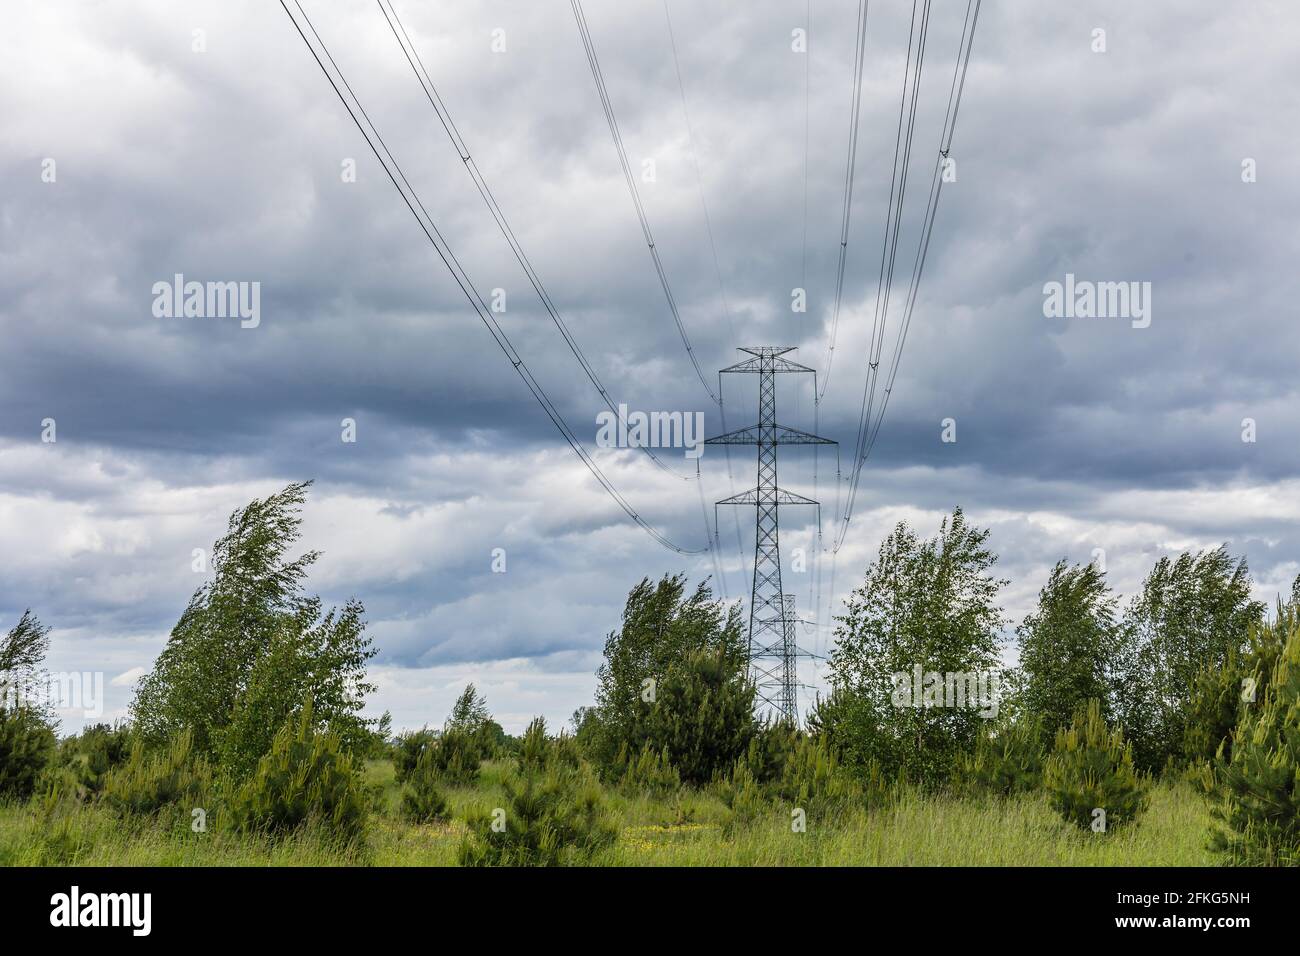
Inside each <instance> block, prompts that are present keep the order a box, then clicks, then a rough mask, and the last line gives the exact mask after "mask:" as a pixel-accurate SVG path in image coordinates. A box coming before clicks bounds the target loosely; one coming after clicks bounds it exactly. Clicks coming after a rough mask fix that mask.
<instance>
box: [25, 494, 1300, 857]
mask: <svg viewBox="0 0 1300 956" xmlns="http://www.w3.org/2000/svg"><path fill="white" fill-rule="evenodd" d="M308 488H309V483H299V484H293V485H290V486H288V487H287V488H285V489H284V490H282V491H281V492H279V493H277V494H275V495H271V496H269V497H267V498H265V499H259V500H255V501H253V502H251V503H250V504H249V505H247V506H245V507H244V508H241V509H238V510H237V511H236V512H235V513H234V514H233V515H232V516H231V518H230V521H229V524H228V526H227V529H226V532H225V534H224V535H222V536H221V537H220V538H219V539H218V541H217V542H216V543H215V545H214V547H213V551H212V557H213V561H212V566H213V574H212V578H211V580H210V581H208V582H207V583H205V584H204V585H202V586H201V587H200V588H198V589H197V590H196V591H195V592H194V594H193V595H192V596H191V598H190V600H189V602H188V604H187V605H186V607H185V609H184V610H183V612H182V613H181V616H180V619H179V620H178V622H177V624H176V625H175V627H174V628H173V629H172V632H171V634H170V637H169V639H168V642H167V644H166V646H165V647H164V649H163V651H162V653H161V654H160V655H159V657H158V659H157V660H156V661H155V664H154V666H153V668H152V670H151V671H150V672H149V673H148V674H147V675H146V676H145V677H144V678H143V679H142V680H141V681H140V682H139V685H138V687H137V689H136V693H135V697H134V699H133V701H132V704H131V707H130V718H129V720H128V721H127V722H125V723H124V724H122V725H119V726H116V727H109V726H98V727H92V728H89V729H87V730H86V731H84V732H83V733H81V734H79V735H75V736H73V737H71V738H66V739H64V740H63V741H62V742H60V741H58V740H57V739H56V734H55V721H54V719H53V714H52V713H51V712H49V711H48V710H42V709H41V708H39V707H36V706H32V705H30V704H26V703H22V702H15V701H12V700H9V699H8V698H5V699H3V700H0V798H9V799H27V798H30V797H33V796H37V797H39V798H41V799H43V800H45V801H46V802H47V804H50V805H53V804H54V803H57V802H59V801H69V802H73V803H76V802H82V803H84V802H97V803H104V804H106V805H108V806H109V807H111V808H113V809H114V811H115V812H119V813H121V814H123V815H124V816H125V817H127V818H130V819H138V818H149V819H154V820H162V821H164V824H165V825H175V826H178V827H192V826H195V825H197V821H198V817H197V816H195V814H196V813H197V812H198V811H200V810H201V811H202V815H203V817H204V819H205V820H206V818H207V817H208V816H209V815H211V816H212V817H214V825H219V826H222V827H229V828H231V829H233V830H236V831H239V832H248V833H255V834H260V835H264V836H274V835H275V834H285V833H292V832H295V831H297V830H298V829H300V828H301V827H304V826H324V827H326V828H327V829H329V830H330V831H331V832H335V833H337V834H338V835H339V837H340V839H343V840H345V841H352V842H356V841H362V842H364V838H365V837H364V835H365V832H366V827H367V820H368V818H369V817H370V816H371V815H372V814H373V813H374V812H375V811H376V806H377V804H376V796H375V793H374V792H373V787H371V786H370V785H369V784H367V783H366V781H365V779H364V778H365V767H366V764H367V762H370V763H373V762H375V761H380V762H381V763H382V762H391V764H392V767H393V773H394V775H395V777H396V781H397V783H398V785H399V786H400V787H401V793H402V797H401V802H400V807H399V811H400V813H401V814H402V816H404V817H405V818H406V819H407V820H408V821H410V822H412V823H416V824H429V823H436V822H438V821H444V820H446V819H448V818H449V817H450V816H451V814H452V813H453V812H454V811H453V809H452V808H451V804H452V802H453V801H449V799H448V794H449V793H455V792H457V788H472V787H474V786H476V785H477V783H478V780H479V775H480V772H481V769H482V768H483V767H484V766H486V765H487V764H488V762H496V763H497V764H500V765H502V766H504V767H505V768H506V769H505V770H504V771H503V773H504V776H503V777H502V781H501V782H502V785H503V787H504V790H505V796H506V798H507V799H506V803H507V806H505V807H496V808H484V807H477V808H475V809H473V810H472V811H471V812H468V813H467V814H466V816H465V823H466V826H467V828H468V829H467V834H466V837H465V841H464V844H463V846H462V848H461V859H462V862H465V863H479V864H482V863H536V862H580V861H582V860H584V859H589V858H590V855H591V854H592V853H595V852H598V851H599V850H600V848H601V847H604V846H608V845H609V843H610V842H611V841H612V840H613V839H614V830H613V827H612V824H611V823H610V818H609V814H608V812H607V807H606V806H605V803H604V800H605V796H604V795H607V794H608V793H609V792H611V789H613V790H619V791H622V792H625V793H633V794H642V795H648V796H652V797H668V796H671V795H672V794H673V793H678V792H680V791H681V790H682V789H683V788H696V789H709V790H711V791H712V792H715V793H717V794H718V795H719V796H720V797H721V798H722V800H723V801H724V802H725V803H726V805H727V807H728V808H729V809H730V811H731V813H732V819H733V821H734V824H733V825H735V826H744V825H747V823H748V822H750V821H753V820H755V819H768V818H770V816H771V814H773V813H775V812H778V810H779V809H780V808H785V809H784V810H780V812H784V813H792V814H794V815H795V816H796V817H797V818H798V817H799V815H800V814H802V815H804V817H803V818H800V819H804V818H809V819H811V820H813V821H814V822H815V823H816V822H824V821H826V820H830V819H833V817H834V814H835V813H836V812H838V810H840V809H842V808H844V807H846V806H851V805H852V806H865V807H877V806H878V807H886V806H888V804H889V802H890V800H891V794H894V793H896V792H898V791H899V789H900V788H905V787H909V788H917V789H921V790H925V791H951V792H953V793H956V794H962V795H974V794H978V795H981V796H989V795H991V796H993V797H997V796H1003V795H1007V794H1010V793H1016V792H1022V791H1043V792H1044V793H1045V794H1047V795H1048V797H1049V798H1050V799H1051V801H1052V803H1053V805H1054V806H1056V807H1057V809H1058V810H1059V811H1060V812H1061V813H1062V815H1063V816H1064V817H1065V818H1066V819H1069V820H1071V821H1072V822H1074V823H1077V824H1078V825H1079V826H1080V827H1081V828H1084V829H1093V830H1094V831H1098V832H1104V831H1105V830H1106V829H1108V828H1110V827H1113V826H1117V825H1121V824H1124V823H1127V822H1129V821H1131V820H1133V819H1136V818H1137V817H1138V816H1139V815H1140V814H1141V812H1142V809H1143V807H1144V806H1145V800H1146V796H1145V794H1146V790H1147V788H1148V787H1149V783H1150V780H1151V779H1152V778H1154V777H1155V776H1157V775H1167V776H1170V775H1172V776H1175V777H1177V778H1179V779H1184V778H1185V779H1187V780H1190V781H1192V782H1193V783H1194V784H1195V785H1196V786H1198V787H1199V788H1200V789H1201V790H1202V791H1203V792H1204V793H1205V794H1206V795H1207V796H1208V797H1209V798H1210V799H1211V800H1213V801H1214V803H1215V806H1216V808H1217V812H1218V813H1219V815H1220V819H1221V821H1222V823H1223V828H1222V830H1221V831H1220V832H1219V834H1218V836H1217V837H1216V839H1217V840H1218V841H1219V845H1220V846H1221V847H1222V848H1223V849H1225V850H1226V851H1227V852H1230V853H1232V854H1233V858H1234V859H1236V860H1247V861H1251V860H1263V861H1266V862H1288V861H1290V862H1294V861H1296V859H1297V853H1300V812H1297V811H1300V794H1298V793H1297V786H1296V779H1297V778H1296V775H1295V772H1294V771H1295V769H1296V768H1297V767H1300V752H1297V750H1298V748H1300V729H1298V728H1300V627H1297V619H1296V608H1297V606H1300V582H1298V584H1297V587H1296V589H1295V592H1294V593H1293V594H1292V595H1289V596H1288V597H1287V599H1286V600H1279V602H1278V606H1277V608H1276V611H1275V613H1272V614H1269V613H1266V612H1267V609H1266V607H1265V606H1264V605H1263V604H1262V603H1261V602H1259V601H1256V600H1253V599H1252V598H1251V590H1252V586H1251V580H1250V575H1249V570H1248V568H1247V564H1246V561H1245V559H1244V558H1236V557H1233V556H1232V555H1231V554H1230V553H1229V552H1228V550H1227V548H1226V547H1219V548H1215V549H1211V550H1207V551H1203V552H1199V553H1190V552H1189V553H1186V554H1182V555H1180V556H1178V557H1176V558H1161V559H1160V560H1159V561H1158V562H1157V563H1156V564H1155V566H1154V568H1153V569H1152V570H1151V572H1150V573H1149V574H1148V575H1147V577H1146V579H1145V580H1144V582H1143V584H1142V587H1141V589H1140V591H1139V592H1138V593H1137V594H1136V595H1134V596H1132V597H1131V598H1130V599H1129V600H1128V601H1127V603H1124V604H1121V600H1120V597H1119V596H1118V595H1116V594H1115V593H1114V592H1113V591H1112V589H1111V588H1110V586H1109V584H1108V582H1107V580H1106V575H1105V572H1104V571H1103V570H1102V569H1101V568H1099V567H1098V566H1097V565H1096V564H1093V563H1081V564H1070V563H1068V562H1067V561H1064V560H1062V561H1060V562H1058V563H1057V564H1056V565H1055V566H1054V567H1052V569H1051V570H1050V571H1049V573H1048V576H1047V580H1046V582H1045V583H1044V584H1043V586H1042V587H1041V589H1040V591H1039V593H1038V598H1037V601H1036V604H1035V606H1034V608H1033V610H1032V611H1031V612H1030V613H1029V614H1028V615H1026V616H1025V618H1024V619H1023V620H1022V621H1020V622H1019V623H1018V624H1017V625H1015V627H1014V628H1011V627H1010V624H1011V622H1009V621H1008V620H1006V618H1005V615H1004V612H1003V611H1002V609H1001V606H1000V598H1001V594H1002V592H1003V590H1004V588H1005V587H1006V585H1007V584H1008V582H1007V581H1006V580H1005V579H1003V578H1000V577H998V576H997V574H996V572H995V566H996V562H997V556H996V554H994V553H993V551H992V550H991V548H990V547H989V544H988V539H989V531H988V530H987V529H982V528H979V527H976V526H974V525H973V524H972V523H971V522H970V521H969V520H968V518H967V517H966V515H965V514H964V513H963V512H962V511H961V509H957V510H955V511H954V512H953V513H952V514H951V515H949V516H947V517H946V518H945V519H944V520H943V521H942V523H941V524H940V527H939V529H938V532H937V533H936V534H935V535H933V536H932V537H929V538H925V537H922V536H921V535H920V534H918V532H917V531H916V530H915V529H913V528H912V527H910V526H908V525H907V524H906V523H900V524H899V525H898V526H897V527H896V528H894V529H893V531H892V532H891V533H890V534H889V535H888V536H887V537H886V538H885V540H884V541H883V542H882V543H881V544H880V547H879V550H878V552H877V554H876V556H875V558H874V559H873V560H872V561H871V562H870V563H869V565H868V566H867V568H866V569H865V572H864V575H863V579H862V583H861V584H860V585H859V586H858V587H857V588H855V589H854V590H853V592H852V593H851V595H850V596H849V597H848V599H847V600H846V602H845V605H844V607H843V610H842V613H841V614H840V615H839V616H838V617H837V618H836V628H835V640H834V647H833V650H832V652H831V654H830V657H829V661H828V668H829V684H830V690H829V692H828V693H827V694H825V695H824V696H822V697H821V698H819V699H818V701H817V703H816V705H815V706H814V707H813V708H812V709H811V711H810V713H808V715H807V717H806V721H805V722H804V724H803V725H802V726H793V725H790V724H787V723H783V722H780V721H775V720H772V719H768V718H765V717H763V716H762V715H760V714H759V713H758V712H757V711H756V706H755V705H756V692H755V688H754V686H753V684H752V683H751V681H750V679H749V673H748V661H747V638H746V635H745V634H744V631H743V626H742V619H741V609H740V606H739V604H728V603H726V602H722V601H719V600H717V599H716V598H715V597H714V595H713V593H712V591H711V589H710V587H709V583H708V581H707V580H706V581H703V582H699V583H696V584H694V585H692V584H691V583H690V582H689V581H688V579H687V577H686V576H685V575H683V574H667V575H663V576H661V577H659V578H658V579H652V578H649V577H647V578H644V579H643V580H641V581H640V582H639V583H638V584H637V585H636V586H634V587H633V589H632V590H631V592H630V593H629V594H628V596H627V598H626V601H625V603H624V608H623V612H622V619H621V622H620V625H619V627H617V628H616V629H615V630H613V631H611V632H610V633H609V634H608V635H607V636H606V639H605V644H604V659H603V663H602V664H601V666H600V668H599V670H598V672H597V692H596V697H595V700H594V701H593V702H592V704H591V705H590V706H588V707H583V708H580V709H579V710H578V711H577V712H576V713H575V714H574V717H573V721H572V727H571V728H570V729H567V730H561V731H560V732H559V733H558V734H556V733H552V732H550V731H548V729H547V727H546V725H545V722H544V721H542V720H541V719H540V718H539V719H537V720H535V721H534V722H533V723H532V724H531V725H530V726H529V728H528V729H527V731H526V732H525V733H524V734H523V735H522V736H520V737H512V736H511V735H509V734H507V733H505V731H504V730H503V729H502V728H501V726H500V725H499V724H498V723H497V722H496V721H494V720H493V719H492V717H491V714H490V713H489V712H488V710H487V707H486V703H485V702H484V700H483V699H482V697H481V695H480V694H478V692H477V691H476V689H475V688H474V687H473V685H471V686H470V687H468V688H467V689H466V691H465V693H464V694H463V695H462V696H461V698H460V699H459V700H458V701H457V703H456V706H455V708H454V709H453V712H452V714H451V715H450V716H449V717H448V718H447V720H446V721H445V723H444V724H443V725H442V726H440V727H436V728H429V727H425V728H422V729H420V730H415V731H409V732H406V733H403V734H399V735H396V736H394V735H393V733H392V730H391V720H390V718H389V717H388V715H387V714H385V715H383V716H382V717H379V718H372V717H367V716H365V708H366V702H367V700H368V699H369V698H370V697H371V695H372V694H373V693H374V690H375V687H374V684H373V683H372V682H371V681H370V680H369V679H368V678H367V676H366V668H367V664H368V662H369V661H370V660H371V659H372V658H373V657H374V655H375V653H376V650H375V648H374V646H373V642H372V640H371V638H370V637H369V636H368V635H367V634H366V625H365V618H364V607H363V605H362V604H361V602H360V601H358V600H355V599H354V600H350V601H348V602H347V603H346V604H345V605H344V606H343V607H342V608H330V609H326V608H325V607H324V606H323V604H322V602H321V600H320V598H319V597H317V596H314V595H311V594H309V593H308V592H307V590H306V578H307V575H308V573H309V571H310V569H311V567H312V566H313V564H314V563H315V562H316V561H317V560H318V558H319V554H318V553H317V552H315V551H307V552H306V553H304V554H301V555H299V556H296V557H294V556H292V555H291V552H292V551H293V549H294V546H295V545H296V543H297V542H298V540H299V538H300V532H301V511H302V508H303V506H304V503H305V501H306V495H307V492H308ZM48 643H49V641H48V629H47V628H45V627H44V626H43V625H41V624H40V622H39V621H38V620H37V619H36V618H35V616H34V615H31V614H30V613H28V614H24V615H23V617H22V619H21V620H20V621H19V622H18V624H17V625H16V626H15V627H14V628H12V629H11V630H10V631H9V632H8V633H7V635H6V636H5V639H4V640H3V641H2V642H0V682H7V683H8V684H9V685H12V684H14V683H15V682H18V681H21V680H22V679H30V678H31V677H32V675H34V674H35V673H36V672H37V671H38V670H39V668H40V667H41V666H42V662H43V659H44V655H45V653H46V651H47V649H48ZM1013 649H1014V651H1015V652H1016V658H1017V663H1016V665H1015V666H1013V667H1005V666H1004V665H1003V658H1004V657H1005V656H1007V655H1008V652H1009V651H1011V650H1013ZM986 678H987V679H986ZM954 688H956V689H958V695H957V698H956V699H953V695H952V691H953V689H954ZM961 688H965V691H962V690H961ZM971 688H977V689H978V695H983V696H981V699H979V700H969V699H964V698H963V697H962V694H963V693H965V692H968V691H970V689H971ZM989 695H991V696H989ZM1288 774H1290V776H1288ZM1261 794H1263V795H1264V796H1261ZM42 795H43V796H42ZM489 810H491V811H492V812H488V811H489ZM497 811H499V812H500V816H497V815H496V812H497ZM1099 821H1100V830H1099V827H1098V823H1099Z"/></svg>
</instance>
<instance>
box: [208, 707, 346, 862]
mask: <svg viewBox="0 0 1300 956" xmlns="http://www.w3.org/2000/svg"><path fill="white" fill-rule="evenodd" d="M366 813H367V801H366V791H365V787H364V786H363V784H362V781H361V778H360V775H359V774H358V772H357V768H356V766H355V764H354V763H353V760H352V758H351V756H349V755H348V754H347V753H345V752H344V751H343V749H342V745H341V741H340V740H339V738H338V737H337V736H336V735H335V734H333V733H330V732H328V731H326V732H323V733H322V732H317V731H316V729H315V728H314V727H313V725H312V705H311V701H310V699H309V700H308V701H307V703H306V705H305V706H304V707H303V709H302V713H301V714H300V716H299V717H298V718H297V719H294V718H290V719H289V721H287V722H286V723H285V725H284V726H283V727H282V728H281V729H280V731H279V732H278V733H277V734H276V735H275V740H274V742H273V743H272V745H271V752H270V753H268V754H266V755H265V756H264V757H262V759H261V760H259V761H258V764H257V770H256V772H255V773H254V774H253V776H252V778H251V779H250V780H249V781H248V782H247V783H245V784H244V785H243V786H242V787H240V788H239V789H238V790H236V791H235V793H234V795H233V796H232V798H231V801H230V814H231V822H232V824H233V825H234V828H235V829H236V830H239V831H242V832H256V833H266V834H283V833H287V832H289V831H292V830H295V829H297V828H298V827H301V826H303V825H305V824H307V823H315V824H318V825H321V826H323V827H325V828H326V829H328V830H329V831H331V832H332V833H334V834H336V835H337V836H340V837H342V838H343V839H346V840H352V839H356V838H357V837H359V836H360V835H361V834H362V832H363V831H364V829H365V824H366Z"/></svg>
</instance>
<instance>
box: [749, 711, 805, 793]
mask: <svg viewBox="0 0 1300 956" xmlns="http://www.w3.org/2000/svg"><path fill="white" fill-rule="evenodd" d="M801 739H802V736H801V735H800V733H799V731H798V730H797V729H796V728H795V727H794V726H793V725H792V724H790V723H789V722H788V721H784V720H778V721H774V722H770V723H768V722H764V723H762V724H760V725H759V726H758V727H757V728H756V729H755V732H754V736H753V737H751V738H750V741H749V746H748V747H746V748H745V756H744V761H745V764H746V765H747V766H748V767H749V769H750V772H751V773H753V775H754V779H755V780H757V781H758V782H759V783H760V784H769V783H773V782H775V781H778V780H780V779H781V777H782V775H784V774H785V772H786V765H787V764H788V763H789V762H790V760H791V758H792V757H793V755H794V752H795V749H796V748H797V747H798V746H799V743H800V741H801Z"/></svg>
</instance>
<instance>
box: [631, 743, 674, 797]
mask: <svg viewBox="0 0 1300 956" xmlns="http://www.w3.org/2000/svg"><path fill="white" fill-rule="evenodd" d="M619 762H620V763H621V764H623V765H624V767H625V769H624V770H623V775H622V777H621V778H620V780H619V786H620V787H621V788H622V789H623V790H624V791H625V792H627V793H644V794H650V795H652V796H658V797H662V796H666V795H668V794H670V793H673V792H675V791H677V790H680V789H681V786H682V778H681V777H680V776H679V775H678V773H677V768H676V767H674V766H673V765H672V761H670V760H669V759H668V750H667V748H664V749H663V750H654V749H653V748H651V746H650V745H649V744H646V745H645V747H643V748H642V750H641V753H640V754H638V755H637V756H636V757H635V758H629V756H628V754H627V750H626V749H624V750H623V751H621V752H620V754H619Z"/></svg>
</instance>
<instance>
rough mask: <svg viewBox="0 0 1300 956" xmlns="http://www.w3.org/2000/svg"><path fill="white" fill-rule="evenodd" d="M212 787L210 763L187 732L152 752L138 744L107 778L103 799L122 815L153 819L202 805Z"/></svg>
mask: <svg viewBox="0 0 1300 956" xmlns="http://www.w3.org/2000/svg"><path fill="white" fill-rule="evenodd" d="M210 784H211V774H210V773H209V771H208V766H207V763H206V761H205V760H204V759H203V758H202V757H199V756H197V755H196V754H195V753H194V740H193V737H192V735H191V734H190V732H189V731H188V730H185V731H181V733H180V734H178V735H177V736H176V737H174V738H173V739H172V740H171V742H170V743H169V744H168V745H167V746H165V747H160V748H155V749H154V750H153V751H152V752H150V751H147V750H145V747H144V744H143V742H141V741H136V743H135V745H134V746H133V747H132V748H131V756H130V757H129V758H128V759H127V761H126V762H125V763H124V764H123V765H122V766H120V767H118V768H117V769H115V770H112V771H109V772H108V773H107V774H106V775H105V777H104V780H103V799H104V802H105V803H107V804H108V805H109V806H110V807H112V808H113V809H114V810H116V811H118V812H119V813H124V814H129V815H134V816H151V815H153V814H156V813H158V812H159V811H160V810H162V809H164V808H165V807H168V806H172V805H176V804H188V805H189V806H190V808H191V809H192V808H193V807H195V806H199V805H201V803H202V802H203V798H204V797H205V796H206V794H207V792H208V789H209V786H210Z"/></svg>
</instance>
